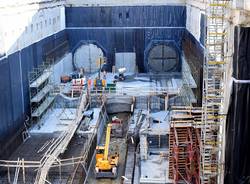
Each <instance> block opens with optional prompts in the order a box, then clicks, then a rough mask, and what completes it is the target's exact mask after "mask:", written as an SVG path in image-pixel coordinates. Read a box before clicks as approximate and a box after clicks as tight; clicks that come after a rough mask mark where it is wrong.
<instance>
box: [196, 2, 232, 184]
mask: <svg viewBox="0 0 250 184" xmlns="http://www.w3.org/2000/svg"><path fill="white" fill-rule="evenodd" d="M229 2H230V1H229V0H208V3H207V8H206V15H207V23H206V26H207V27H206V28H207V35H206V45H205V46H206V48H205V54H204V64H203V99H202V108H203V114H202V126H201V142H202V143H201V158H200V159H201V169H200V177H201V183H202V184H207V183H209V184H210V183H220V182H219V179H221V178H220V177H222V175H223V160H222V149H223V134H224V126H225V125H224V124H225V114H224V112H223V108H224V107H223V103H224V90H225V71H226V68H225V64H226V56H225V54H224V53H225V48H224V47H225V45H226V37H227V32H226V27H225V26H226V18H225V17H226V13H227V7H228V4H229Z"/></svg>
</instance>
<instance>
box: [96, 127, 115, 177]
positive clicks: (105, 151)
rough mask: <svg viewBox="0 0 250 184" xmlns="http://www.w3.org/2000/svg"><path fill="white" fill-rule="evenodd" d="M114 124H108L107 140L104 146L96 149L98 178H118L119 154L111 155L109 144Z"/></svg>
mask: <svg viewBox="0 0 250 184" xmlns="http://www.w3.org/2000/svg"><path fill="white" fill-rule="evenodd" d="M111 127H112V124H108V126H107V131H106V140H105V145H104V146H97V147H96V165H95V176H96V178H116V177H117V169H118V161H119V154H118V153H117V152H116V153H115V154H114V155H109V144H110V134H111Z"/></svg>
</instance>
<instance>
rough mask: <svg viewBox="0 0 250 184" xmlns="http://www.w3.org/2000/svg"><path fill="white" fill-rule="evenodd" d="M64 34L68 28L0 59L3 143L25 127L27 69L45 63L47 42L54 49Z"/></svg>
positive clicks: (27, 91) (27, 102)
mask: <svg viewBox="0 0 250 184" xmlns="http://www.w3.org/2000/svg"><path fill="white" fill-rule="evenodd" d="M64 35H66V31H65V30H64V31H61V32H59V33H57V34H55V35H52V36H49V37H47V38H45V39H43V40H41V41H39V42H37V43H34V44H32V45H30V46H28V47H26V48H24V49H22V50H20V51H18V52H15V53H13V54H11V55H9V56H8V57H7V58H4V59H2V60H0V82H1V83H0V117H1V118H0V146H3V142H4V140H5V139H6V138H8V137H9V136H11V135H13V134H15V133H16V132H17V131H18V130H19V129H20V128H21V127H23V125H24V124H23V123H24V119H25V118H26V115H29V113H30V109H29V106H30V105H29V78H28V72H29V71H31V70H32V69H33V68H34V67H38V66H39V65H41V64H42V62H43V61H44V54H45V53H46V52H47V51H49V49H50V48H48V47H49V46H48V45H52V48H54V47H55V46H56V45H59V44H61V43H62V42H63V41H65V40H64V39H62V37H63V38H66V37H65V36H64ZM0 148H1V147H0Z"/></svg>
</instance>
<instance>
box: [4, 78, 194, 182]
mask: <svg viewBox="0 0 250 184" xmlns="http://www.w3.org/2000/svg"><path fill="white" fill-rule="evenodd" d="M116 75H117V74H115V73H107V74H106V76H105V77H106V78H105V79H106V83H107V84H110V83H113V80H114V78H115V76H116ZM97 76H98V73H96V74H94V75H91V76H89V78H88V80H91V79H92V80H94V79H95V78H96V77H97ZM125 76H126V79H125V80H123V81H117V82H116V83H115V86H114V85H112V86H111V87H110V88H100V89H97V88H90V87H89V85H87V84H86V86H85V85H82V87H81V88H80V92H79V88H76V87H75V86H71V85H70V83H66V84H65V83H61V84H60V90H59V87H57V90H54V91H53V95H55V97H54V101H53V103H52V105H50V106H49V108H48V110H47V111H46V113H45V115H43V116H42V118H41V119H38V120H37V119H35V120H36V121H37V122H36V123H35V124H34V125H33V126H31V128H30V129H29V130H27V132H26V133H27V135H28V136H27V137H26V138H25V140H24V142H23V144H21V145H20V146H19V147H18V149H17V150H16V152H14V153H13V154H12V155H11V157H10V160H5V161H2V162H1V166H3V167H1V169H2V172H1V173H2V176H3V177H1V182H2V183H5V182H9V181H12V180H13V179H15V181H17V182H18V183H39V182H41V181H42V180H44V177H45V178H46V180H45V181H49V182H51V183H78V182H81V183H82V182H83V183H121V182H124V183H131V182H133V183H150V182H155V183H166V182H167V183H168V182H171V181H173V179H169V176H168V173H169V167H168V164H169V159H168V155H169V145H168V139H169V138H168V134H169V132H170V131H169V130H170V123H169V109H170V108H171V107H172V106H176V105H180V104H182V103H184V100H185V98H183V96H182V94H181V89H182V88H183V86H184V85H183V82H182V81H183V80H182V75H181V74H178V73H173V74H168V75H164V76H162V75H153V74H131V73H126V74H125ZM71 87H72V91H71V92H68V91H69V90H70V89H71ZM73 90H74V91H73ZM74 93H75V94H74ZM185 95H187V94H185ZM188 95H190V96H193V94H188ZM113 119H118V120H121V121H120V122H119V124H116V129H118V128H119V126H120V130H119V131H117V130H115V129H113V130H112V131H116V133H117V132H118V134H119V132H122V134H121V135H113V136H112V135H111V140H110V145H109V153H110V154H112V152H114V151H115V152H118V153H119V161H118V172H117V177H116V178H115V179H109V178H108V179H107V178H105V179H104V178H98V179H97V178H96V176H95V165H96V160H95V154H96V146H97V145H100V144H103V143H104V142H105V132H106V127H107V124H108V123H110V122H112V120H113ZM120 124H121V125H122V126H121V125H120ZM117 125H118V126H117ZM117 127H118V128H117ZM113 133H114V132H113ZM31 145H32V146H31ZM30 147H32V149H30ZM146 168H150V169H146Z"/></svg>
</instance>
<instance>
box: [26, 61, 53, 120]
mask: <svg viewBox="0 0 250 184" xmlns="http://www.w3.org/2000/svg"><path fill="white" fill-rule="evenodd" d="M50 64H51V63H49V62H44V63H43V64H42V65H40V66H39V67H37V68H34V69H33V70H32V71H31V72H29V89H30V91H29V93H30V109H31V120H32V122H37V121H38V120H40V119H41V117H42V116H43V114H44V113H45V112H46V111H47V109H48V108H49V107H50V105H51V104H52V102H53V101H54V99H55V95H52V93H51V91H52V90H53V86H52V84H51V83H50V76H51V74H52V68H51V65H50Z"/></svg>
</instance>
